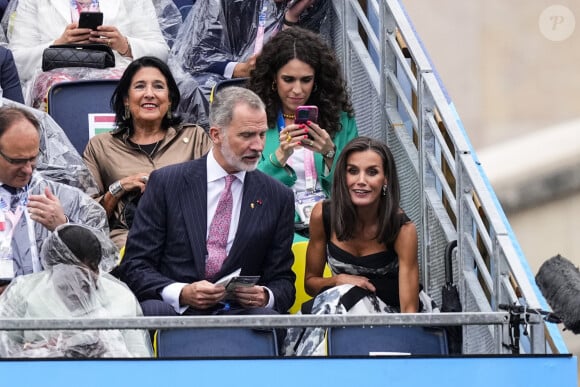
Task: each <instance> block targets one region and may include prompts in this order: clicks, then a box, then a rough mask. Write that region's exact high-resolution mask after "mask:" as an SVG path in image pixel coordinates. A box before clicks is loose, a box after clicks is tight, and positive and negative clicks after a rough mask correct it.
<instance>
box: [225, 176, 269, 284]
mask: <svg viewBox="0 0 580 387" xmlns="http://www.w3.org/2000/svg"><path fill="white" fill-rule="evenodd" d="M264 194H265V189H264V184H263V181H262V180H261V179H259V178H257V173H256V172H248V173H246V178H245V181H244V191H243V194H242V207H241V209H240V219H239V221H238V230H237V232H236V237H235V238H234V243H233V244H232V248H231V249H230V254H229V255H228V259H226V261H225V263H224V267H223V268H222V270H223V272H224V273H226V274H227V273H230V272H232V271H233V270H235V269H237V268H238V267H240V266H241V264H242V262H243V260H242V258H243V257H244V252H245V251H247V249H249V248H250V245H251V243H252V242H253V241H252V240H251V238H248V237H247V236H248V235H252V234H253V229H254V227H255V223H256V221H259V219H260V217H261V213H262V212H263V211H260V207H261V203H262V200H263V198H264Z"/></svg>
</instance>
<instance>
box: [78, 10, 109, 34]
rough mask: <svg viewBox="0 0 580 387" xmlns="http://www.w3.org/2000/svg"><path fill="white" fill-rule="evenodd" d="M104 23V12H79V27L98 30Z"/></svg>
mask: <svg viewBox="0 0 580 387" xmlns="http://www.w3.org/2000/svg"><path fill="white" fill-rule="evenodd" d="M102 24H103V13H102V12H81V13H80V14H79V28H90V29H91V30H96V29H97V27H98V26H100V25H102Z"/></svg>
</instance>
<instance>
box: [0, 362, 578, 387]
mask: <svg viewBox="0 0 580 387" xmlns="http://www.w3.org/2000/svg"><path fill="white" fill-rule="evenodd" d="M0 375H2V376H1V381H2V383H1V385H2V386H18V387H38V386H42V387H67V386H74V387H77V386H83V387H103V386H106V387H117V386H119V387H128V386H139V387H149V386H151V387H161V386H172V387H179V386H187V387H191V386H212V387H220V386H224V387H232V386H249V385H251V386H252V387H261V386H263V387H271V386H277V387H296V386H332V387H352V386H363V385H364V386H386V385H389V386H405V387H419V386H420V387H424V386H429V387H439V386H441V387H450V386H473V387H489V386H493V387H503V386H505V387H513V386H526V387H533V386H541V387H546V386H576V385H577V364H576V357H574V356H572V355H549V356H534V355H530V356H514V357H512V356H478V357H474V356H470V357H467V356H464V357H389V358H368V357H367V358H286V359H244V360H241V359H236V360H215V359H212V360H158V359H151V360H8V359H3V360H0Z"/></svg>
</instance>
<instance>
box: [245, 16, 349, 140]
mask: <svg viewBox="0 0 580 387" xmlns="http://www.w3.org/2000/svg"><path fill="white" fill-rule="evenodd" d="M292 59H298V60H300V61H302V62H304V63H307V64H308V65H309V66H310V67H312V68H313V69H314V88H313V90H312V93H311V94H310V98H309V99H308V101H307V104H308V105H316V106H318V112H319V113H318V124H319V125H320V127H322V128H324V129H325V130H326V131H327V132H328V134H330V136H331V137H334V134H335V133H336V132H338V131H339V130H340V129H341V127H340V114H341V112H342V111H344V112H346V113H348V115H349V116H351V117H352V116H354V111H353V109H352V105H351V102H350V97H349V95H348V93H347V90H346V82H345V81H344V78H343V77H342V73H341V68H340V66H339V64H338V61H337V59H336V57H335V55H334V52H333V50H332V49H331V48H330V47H329V46H328V45H327V44H326V43H325V42H324V40H322V38H321V37H320V36H319V35H317V34H315V33H314V32H311V31H308V30H305V29H302V28H299V27H292V28H287V29H285V30H283V31H280V32H278V33H277V34H276V35H275V36H274V37H273V38H272V39H270V40H269V41H268V42H267V43H266V44H264V47H263V48H262V52H261V53H260V55H259V56H258V57H257V58H256V67H255V69H254V70H253V71H252V72H251V74H250V78H249V79H248V85H247V86H248V88H249V89H250V90H252V91H254V92H255V93H256V94H258V95H259V96H260V98H262V100H263V101H264V103H265V104H266V113H267V115H268V127H270V128H273V127H275V126H276V122H277V117H278V112H279V111H280V109H281V108H282V102H281V101H280V97H279V96H278V91H277V90H276V89H275V88H272V84H273V82H274V81H275V80H276V74H277V73H278V71H279V70H280V69H281V68H282V67H284V66H285V65H286V64H287V63H288V62H290V61H291V60H292Z"/></svg>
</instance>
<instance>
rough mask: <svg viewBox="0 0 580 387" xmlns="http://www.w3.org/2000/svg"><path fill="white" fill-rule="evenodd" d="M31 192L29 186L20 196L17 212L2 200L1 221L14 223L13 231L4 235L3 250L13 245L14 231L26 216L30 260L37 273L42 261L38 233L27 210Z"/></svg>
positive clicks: (0, 201)
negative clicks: (37, 242)
mask: <svg viewBox="0 0 580 387" xmlns="http://www.w3.org/2000/svg"><path fill="white" fill-rule="evenodd" d="M29 191H30V186H29V185H27V186H26V187H25V188H24V192H22V193H20V194H19V195H18V196H19V197H20V199H19V203H18V206H17V207H16V210H15V211H14V212H12V211H11V210H10V205H9V204H7V203H6V201H5V200H4V198H0V211H1V212H2V215H1V219H0V220H2V221H3V222H5V221H6V220H7V219H8V220H10V222H11V223H12V229H11V230H10V231H9V232H8V234H7V235H4V236H3V238H2V248H3V249H8V248H9V246H10V244H12V239H13V237H14V230H16V227H17V226H18V223H19V222H20V219H21V218H22V215H24V218H25V219H26V231H27V234H28V242H29V244H30V258H31V261H32V271H33V272H34V273H36V272H39V271H41V270H42V268H41V266H40V259H39V256H38V246H36V232H35V231H34V221H33V220H32V219H31V218H30V213H29V212H28V210H27V204H28V195H29ZM4 226H5V223H4ZM2 231H4V230H2Z"/></svg>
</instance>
